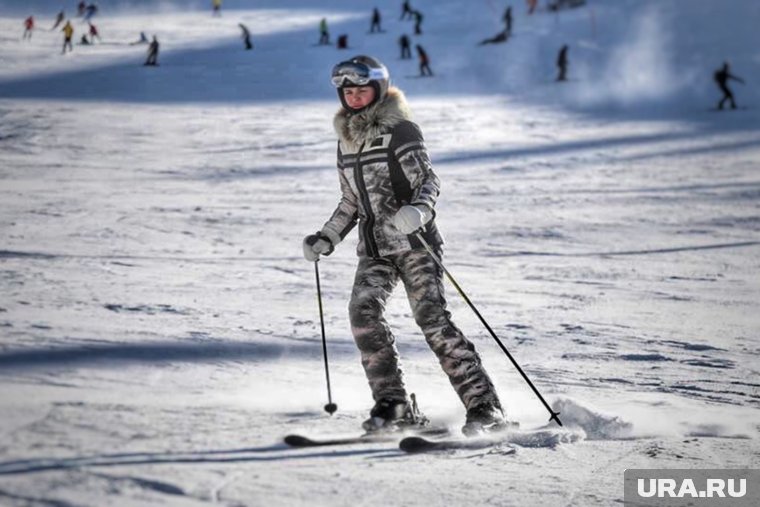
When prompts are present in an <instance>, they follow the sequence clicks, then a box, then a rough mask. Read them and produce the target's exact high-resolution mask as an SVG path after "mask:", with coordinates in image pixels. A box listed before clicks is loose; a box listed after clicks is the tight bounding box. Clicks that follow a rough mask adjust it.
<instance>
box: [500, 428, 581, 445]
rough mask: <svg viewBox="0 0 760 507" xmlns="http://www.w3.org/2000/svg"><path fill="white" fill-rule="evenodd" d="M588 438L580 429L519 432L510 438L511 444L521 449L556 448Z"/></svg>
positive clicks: (545, 429)
mask: <svg viewBox="0 0 760 507" xmlns="http://www.w3.org/2000/svg"><path fill="white" fill-rule="evenodd" d="M585 437H586V435H585V433H584V432H583V431H582V430H580V429H577V428H576V429H560V428H542V429H538V430H534V431H526V432H521V431H517V432H514V433H512V434H510V436H509V443H511V444H515V445H519V446H520V447H536V448H538V447H556V446H558V445H559V444H572V443H573V442H578V441H580V440H583V439H584V438H585Z"/></svg>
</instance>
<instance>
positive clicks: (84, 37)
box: [79, 34, 90, 46]
mask: <svg viewBox="0 0 760 507" xmlns="http://www.w3.org/2000/svg"><path fill="white" fill-rule="evenodd" d="M79 45H80V46H89V45H90V41H89V39H87V34H83V35H82V38H81V39H79Z"/></svg>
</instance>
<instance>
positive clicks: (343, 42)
mask: <svg viewBox="0 0 760 507" xmlns="http://www.w3.org/2000/svg"><path fill="white" fill-rule="evenodd" d="M335 47H336V48H338V49H348V35H346V34H341V35H338V43H337V44H336V46H335Z"/></svg>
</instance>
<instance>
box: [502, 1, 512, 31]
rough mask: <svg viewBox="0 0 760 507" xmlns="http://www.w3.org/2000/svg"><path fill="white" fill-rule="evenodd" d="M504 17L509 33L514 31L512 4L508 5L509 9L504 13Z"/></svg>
mask: <svg viewBox="0 0 760 507" xmlns="http://www.w3.org/2000/svg"><path fill="white" fill-rule="evenodd" d="M502 19H503V20H504V24H505V25H506V31H507V34H511V33H512V6H511V5H510V6H509V7H507V10H506V12H505V13H504V17H503V18H502Z"/></svg>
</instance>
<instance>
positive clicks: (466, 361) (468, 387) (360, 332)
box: [349, 250, 501, 408]
mask: <svg viewBox="0 0 760 507" xmlns="http://www.w3.org/2000/svg"><path fill="white" fill-rule="evenodd" d="M399 279H400V280H401V281H402V282H403V283H404V287H405V289H406V294H407V297H408V298H409V304H410V306H411V308H412V313H413V314H414V320H415V321H416V322H417V325H418V326H419V327H420V328H421V329H422V332H423V334H424V335H425V340H426V341H427V343H428V346H429V347H430V348H431V349H432V350H433V352H434V353H435V355H436V356H438V361H439V362H440V364H441V367H442V368H443V371H444V372H446V374H447V375H448V377H449V381H450V382H451V385H452V386H453V387H454V390H456V392H457V394H458V395H459V398H460V399H461V400H462V403H463V404H464V406H465V407H466V408H471V407H474V406H476V405H480V404H483V403H489V404H493V405H496V406H498V407H501V405H500V403H499V399H498V397H497V395H496V390H495V389H494V386H493V383H492V382H491V379H490V378H489V377H488V374H487V373H486V371H485V370H484V369H483V366H482V364H481V361H480V356H479V355H478V353H477V352H476V351H475V346H474V345H473V344H472V343H471V342H470V341H469V340H467V338H466V337H465V336H464V335H463V334H462V332H461V331H460V330H459V328H457V327H456V326H455V325H454V323H453V322H452V321H451V314H450V313H449V312H448V311H447V310H446V300H445V299H444V294H443V270H442V269H441V268H440V267H439V266H438V265H437V264H436V263H435V261H434V260H433V258H432V257H431V256H430V255H429V254H428V252H427V251H426V250H409V251H406V252H402V253H399V254H393V255H389V256H386V257H381V258H372V257H360V258H359V265H358V267H357V270H356V278H355V280H354V288H353V291H352V294H351V302H350V303H349V315H350V318H351V331H352V333H353V335H354V340H355V341H356V345H357V347H358V348H359V350H360V352H361V357H362V366H364V371H365V373H366V374H367V379H368V380H369V385H370V388H371V389H372V396H373V398H374V399H375V401H378V400H380V399H397V400H406V399H407V396H406V389H405V387H404V381H403V375H402V373H401V369H400V368H399V365H398V351H397V350H396V346H395V338H394V336H393V333H391V330H390V328H389V326H388V323H387V322H386V320H385V317H384V316H383V313H384V311H385V304H386V301H387V300H388V297H389V296H390V295H391V293H392V292H393V289H394V287H395V286H396V284H397V283H398V281H399Z"/></svg>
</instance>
